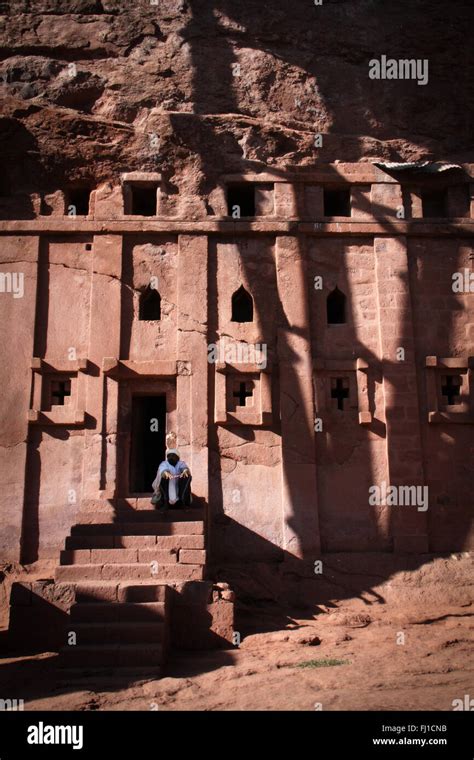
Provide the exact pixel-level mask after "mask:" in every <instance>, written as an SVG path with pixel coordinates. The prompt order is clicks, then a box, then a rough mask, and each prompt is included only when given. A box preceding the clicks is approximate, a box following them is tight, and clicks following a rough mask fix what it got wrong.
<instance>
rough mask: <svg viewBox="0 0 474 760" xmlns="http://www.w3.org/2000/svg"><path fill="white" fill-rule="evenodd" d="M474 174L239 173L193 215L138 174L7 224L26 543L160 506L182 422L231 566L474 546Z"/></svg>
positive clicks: (10, 524) (16, 518) (11, 412)
mask: <svg viewBox="0 0 474 760" xmlns="http://www.w3.org/2000/svg"><path fill="white" fill-rule="evenodd" d="M443 169H445V171H443ZM472 182H473V179H472V167H471V166H467V165H466V166H464V167H463V168H456V167H452V168H451V169H450V168H446V167H443V165H439V166H436V165H432V166H431V170H430V171H426V169H423V167H421V166H417V165H413V166H412V167H410V166H408V167H407V166H405V167H400V166H396V165H393V166H392V165H374V164H372V163H361V164H340V165H337V164H336V165H327V166H323V167H319V168H318V169H317V170H315V171H314V172H313V173H308V172H306V173H305V174H304V175H301V174H298V173H295V174H290V173H288V174H287V175H286V176H285V175H284V174H282V173H272V172H271V171H268V172H263V173H260V174H247V175H229V176H224V177H222V182H221V184H220V185H219V186H218V187H216V188H215V191H214V192H213V193H212V195H211V197H212V201H211V204H212V205H211V206H210V207H209V208H208V212H207V215H206V216H204V215H201V216H200V215H199V214H194V216H193V215H192V214H191V215H189V214H187V213H186V209H185V205H184V204H183V205H182V206H181V208H180V206H179V203H178V206H177V208H175V209H174V210H173V211H172V212H170V210H169V208H168V206H167V203H168V198H167V196H166V195H165V194H163V193H162V192H161V189H160V175H159V174H156V173H146V172H145V173H144V172H132V173H125V174H123V175H122V178H121V182H120V183H117V184H116V185H112V184H107V183H104V184H102V185H101V186H99V187H97V188H89V189H87V188H79V189H77V188H76V189H73V190H71V191H70V192H69V194H68V192H67V191H63V190H60V191H58V192H57V193H56V194H55V195H54V206H53V210H52V213H51V215H50V216H48V217H47V218H45V217H42V216H38V217H37V218H36V219H32V220H31V221H30V220H28V221H23V222H3V223H2V233H3V235H2V260H3V263H2V278H3V279H2V286H3V288H2V291H3V292H2V294H1V300H0V304H1V307H2V320H1V325H2V333H3V335H2V345H3V350H2V354H3V362H2V369H1V371H2V375H3V378H2V388H3V393H2V397H3V403H4V410H3V417H2V418H3V425H2V428H3V432H2V471H3V478H2V480H3V488H2V493H1V501H2V520H3V531H2V555H3V558H4V559H9V560H16V561H18V560H21V561H23V562H32V561H35V560H36V559H38V558H54V557H57V556H59V551H60V550H61V548H62V546H63V543H64V540H65V537H66V536H67V535H68V532H69V530H70V528H71V526H72V525H74V523H75V522H76V521H77V519H76V518H77V514H79V513H82V512H84V511H87V510H101V509H106V510H107V509H108V508H110V509H114V508H116V507H120V506H123V507H126V508H129V509H130V510H134V509H140V508H144V507H145V506H147V505H149V493H150V491H151V482H152V480H153V477H154V474H155V472H156V468H157V465H158V463H159V461H161V459H163V457H164V453H165V445H166V444H165V435H166V434H170V433H171V434H174V435H175V437H176V443H177V446H178V448H179V450H180V453H181V457H182V458H183V459H185V460H186V461H187V462H188V463H189V465H190V467H191V470H192V474H193V492H194V498H195V504H196V505H199V504H202V505H205V509H206V517H207V528H208V535H207V539H208V552H209V556H210V557H213V556H214V557H215V558H216V559H218V560H219V561H221V560H226V559H229V560H237V559H239V560H243V561H245V560H246V559H247V560H257V559H258V560H259V561H266V560H267V559H268V560H272V559H275V558H278V557H280V556H281V555H282V553H286V554H288V555H290V556H295V557H298V558H302V559H308V560H313V559H315V558H317V556H318V555H319V553H320V552H321V551H329V552H331V551H375V550H381V551H387V552H392V551H393V552H416V553H420V552H421V553H423V552H428V551H451V550H460V549H463V548H467V547H469V546H471V547H472V534H471V533H470V529H469V524H470V516H471V513H470V489H471V487H472V424H473V422H474V395H473V394H474V390H473V380H472V361H473V360H472V354H473V348H472V346H473V335H474V333H473V330H474V326H473V325H474V321H473V320H474V315H473V311H472V306H471V299H472V291H473V290H474V284H473V279H474V274H473V273H474V270H473V245H472V232H471V224H472V221H471V220H472V214H473V212H472V203H473V202H472V200H471V197H472V187H473V185H472ZM18 277H20V278H23V288H24V292H23V293H22V294H21V295H22V297H19V296H20V293H15V292H14V285H15V282H18V283H19V282H20V280H19V279H18ZM374 486H378V487H380V489H382V490H381V493H382V492H383V489H384V487H385V488H386V489H388V488H390V486H407V487H417V488H419V491H420V494H421V493H425V491H422V490H421V488H422V487H423V488H424V487H426V488H427V491H426V493H427V494H428V501H427V503H426V504H425V502H424V501H421V502H419V501H414V502H413V503H411V502H410V498H409V497H410V494H409V493H407V497H406V502H407V503H406V504H403V503H401V504H397V502H396V500H395V502H394V503H393V504H391V503H390V499H387V498H385V502H386V503H384V499H383V493H382V496H381V498H380V499H379V500H378V501H377V499H376V498H371V495H373V493H374V491H373V488H372V487H374ZM371 488H372V491H371ZM412 495H413V497H414V498H415V491H414V490H413V489H412Z"/></svg>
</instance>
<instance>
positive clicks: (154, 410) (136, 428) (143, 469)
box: [129, 396, 166, 493]
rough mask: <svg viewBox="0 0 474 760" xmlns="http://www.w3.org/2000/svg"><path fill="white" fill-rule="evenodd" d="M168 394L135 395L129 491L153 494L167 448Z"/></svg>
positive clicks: (133, 400) (131, 433)
mask: <svg viewBox="0 0 474 760" xmlns="http://www.w3.org/2000/svg"><path fill="white" fill-rule="evenodd" d="M165 434H166V396H134V397H133V398H132V425H131V431H130V436H131V440H130V478H129V482H130V493H152V487H151V484H152V483H153V481H154V479H155V475H156V471H157V469H158V465H159V464H160V462H162V461H163V460H164V458H165V451H166V442H165Z"/></svg>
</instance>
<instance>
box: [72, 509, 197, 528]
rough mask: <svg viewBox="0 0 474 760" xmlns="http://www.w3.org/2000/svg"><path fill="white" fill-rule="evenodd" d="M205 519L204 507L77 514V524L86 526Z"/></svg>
mask: <svg viewBox="0 0 474 760" xmlns="http://www.w3.org/2000/svg"><path fill="white" fill-rule="evenodd" d="M204 519H205V511H204V509H203V508H202V507H198V508H193V507H190V508H187V509H167V510H165V511H163V510H159V509H133V508H130V509H105V510H101V509H95V510H81V511H80V512H79V513H78V514H77V522H78V523H83V524H84V525H94V524H97V523H102V524H105V523H116V522H139V523H143V522H144V523H155V522H158V523H161V522H196V521H198V520H204Z"/></svg>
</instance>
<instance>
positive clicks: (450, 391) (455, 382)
mask: <svg viewBox="0 0 474 760" xmlns="http://www.w3.org/2000/svg"><path fill="white" fill-rule="evenodd" d="M461 386H462V378H461V376H460V375H445V376H444V377H443V385H442V386H441V393H442V394H443V396H444V397H445V398H446V399H447V401H446V405H447V406H454V405H455V404H459V390H460V388H461Z"/></svg>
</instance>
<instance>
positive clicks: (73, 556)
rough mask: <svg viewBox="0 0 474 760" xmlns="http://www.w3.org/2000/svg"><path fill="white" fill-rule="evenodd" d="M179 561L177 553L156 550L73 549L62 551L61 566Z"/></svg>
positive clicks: (172, 562) (169, 563)
mask: <svg viewBox="0 0 474 760" xmlns="http://www.w3.org/2000/svg"><path fill="white" fill-rule="evenodd" d="M177 561H178V553H177V552H171V551H169V552H160V551H157V550H156V549H150V548H148V549H72V550H66V551H62V552H61V554H60V564H61V565H99V564H110V563H119V564H122V565H127V564H131V563H133V562H142V563H145V562H158V563H162V564H164V565H171V564H174V563H175V562H177Z"/></svg>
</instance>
